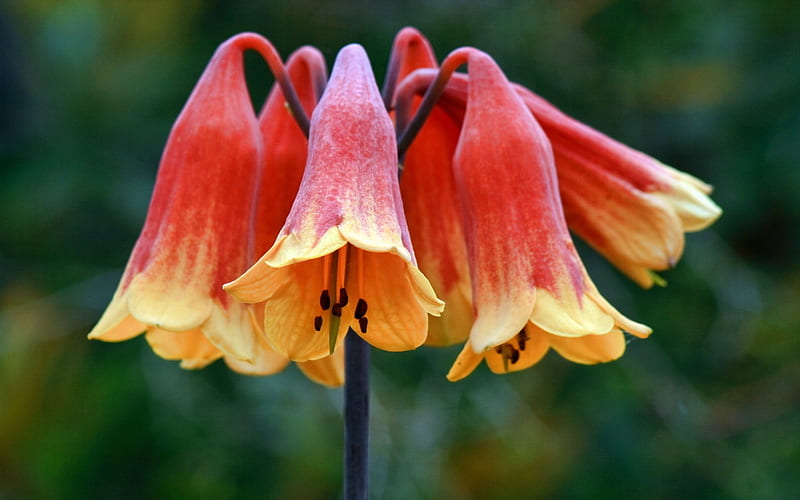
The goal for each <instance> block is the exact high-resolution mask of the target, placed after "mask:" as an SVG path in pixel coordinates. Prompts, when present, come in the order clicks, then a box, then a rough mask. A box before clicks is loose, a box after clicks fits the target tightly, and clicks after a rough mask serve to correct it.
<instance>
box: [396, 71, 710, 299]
mask: <svg viewBox="0 0 800 500" xmlns="http://www.w3.org/2000/svg"><path fill="white" fill-rule="evenodd" d="M435 77H436V72H435V71H432V70H419V71H417V72H415V73H414V74H412V75H410V77H409V78H408V79H407V80H406V82H404V85H403V86H407V87H408V88H406V89H403V88H401V89H400V90H399V92H417V93H421V92H422V91H424V90H425V89H426V88H427V87H428V86H430V85H431V83H432V82H433V81H434V79H435ZM468 82H469V78H468V77H467V75H464V74H454V75H453V76H452V78H450V80H449V81H448V83H447V87H446V88H445V89H444V92H443V94H442V96H441V98H440V99H439V102H438V104H437V107H438V108H439V109H442V110H446V111H447V112H448V113H449V114H450V115H451V116H452V117H453V119H454V120H456V121H460V120H463V116H464V109H465V103H466V98H467V88H468ZM512 86H513V87H514V89H515V91H516V92H517V93H518V94H519V95H520V96H521V97H522V99H523V101H524V102H525V105H526V106H527V107H528V109H530V111H531V112H532V113H533V115H534V116H535V117H536V119H537V121H538V122H539V124H540V125H541V127H542V129H543V130H544V132H545V135H546V136H547V138H548V140H550V142H551V145H552V148H553V153H554V157H555V162H556V171H557V173H558V182H559V192H560V195H561V199H562V203H563V206H564V213H565V217H566V220H567V225H568V226H569V228H570V229H572V230H573V231H574V232H575V233H576V234H577V235H578V236H580V237H581V238H582V239H583V240H585V241H586V242H587V243H589V245H591V246H592V247H593V248H594V249H595V250H597V251H598V252H599V253H600V254H601V255H603V256H604V257H606V258H607V259H608V260H609V261H610V262H611V263H612V264H614V265H615V266H616V267H617V268H619V269H620V270H621V271H622V272H623V273H625V274H626V275H627V276H628V277H629V278H631V279H632V280H634V281H635V282H636V283H638V284H639V285H641V286H642V287H644V288H649V287H651V286H652V285H653V283H654V281H655V280H658V279H659V278H658V277H657V276H656V275H655V274H654V273H653V272H652V270H665V269H668V268H671V267H674V265H675V264H676V263H677V261H678V260H679V259H680V257H681V255H682V253H683V246H684V233H685V232H692V231H699V230H702V229H704V228H706V227H708V226H709V225H711V224H712V223H713V222H714V221H715V220H716V219H717V218H718V217H719V216H720V215H721V213H722V211H721V210H720V208H719V207H718V206H717V205H716V204H715V203H714V202H713V201H712V200H711V199H710V198H709V197H708V195H709V194H710V193H711V187H710V186H709V185H708V184H705V183H704V182H702V181H700V180H699V179H697V178H695V177H693V176H691V175H689V174H687V173H684V172H681V171H679V170H676V169H674V168H671V167H669V166H667V165H664V164H662V163H661V162H659V161H658V160H656V159H654V158H652V157H650V156H648V155H645V154H644V153H641V152H639V151H636V150H634V149H632V148H630V147H628V146H626V145H624V144H622V143H620V142H618V141H615V140H614V139H611V138H610V137H608V136H606V135H604V134H602V133H600V132H598V131H596V130H594V129H592V128H591V127H589V126H587V125H585V124H583V123H580V122H578V121H577V120H575V119H573V118H570V117H569V116H567V115H565V114H564V113H562V112H561V111H559V110H558V109H557V108H555V107H554V106H553V105H552V104H550V103H548V102H547V101H545V100H544V99H542V98H541V97H539V96H537V95H536V94H534V93H533V92H531V91H530V90H528V89H526V88H524V87H522V86H520V85H516V84H512Z"/></svg>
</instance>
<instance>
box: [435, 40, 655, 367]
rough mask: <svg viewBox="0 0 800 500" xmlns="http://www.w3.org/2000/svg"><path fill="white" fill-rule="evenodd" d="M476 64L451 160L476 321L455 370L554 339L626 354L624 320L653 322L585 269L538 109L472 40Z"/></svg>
mask: <svg viewBox="0 0 800 500" xmlns="http://www.w3.org/2000/svg"><path fill="white" fill-rule="evenodd" d="M468 64H469V89H468V97H467V103H466V111H465V115H464V121H463V125H462V129H461V135H460V138H459V142H458V147H457V150H456V153H455V157H454V160H453V167H454V172H455V178H456V186H457V189H458V194H459V200H460V202H461V207H462V216H463V221H464V226H465V230H466V243H467V250H468V259H469V267H470V276H471V279H472V299H473V308H474V313H475V322H474V324H473V326H472V330H471V332H470V336H469V340H468V342H467V344H466V345H465V347H464V349H463V350H462V352H461V354H460V355H459V357H458V359H457V360H456V363H455V365H454V366H453V368H452V369H451V371H450V373H449V374H448V378H449V379H451V380H458V379H459V378H462V377H464V376H466V375H468V374H469V373H470V372H471V371H472V370H473V369H474V368H475V367H476V366H477V364H478V363H480V361H481V360H482V359H484V358H486V359H487V361H488V362H489V363H490V367H493V366H494V367H496V366H495V365H496V363H497V362H498V361H499V362H500V363H501V364H502V366H503V368H504V370H503V371H513V370H516V369H521V368H525V367H527V366H530V365H531V364H533V363H535V362H536V361H538V360H539V359H540V358H541V356H542V355H544V352H545V351H546V350H547V348H548V346H552V347H554V348H555V349H557V350H562V349H564V352H566V353H567V356H568V357H570V356H571V357H573V358H587V359H588V358H589V357H594V358H601V359H600V360H605V359H603V358H606V357H608V358H610V359H613V357H617V356H619V355H620V354H621V351H620V348H624V338H623V334H622V330H623V329H624V330H626V331H628V332H630V333H632V334H635V335H639V336H647V335H648V334H649V333H650V329H649V328H648V327H646V326H644V325H641V324H639V323H635V322H633V321H631V320H629V319H628V318H626V317H624V316H623V315H622V314H620V313H619V312H618V311H617V310H616V309H614V308H613V307H612V306H611V305H610V304H609V303H608V302H607V301H606V300H605V299H604V298H603V297H602V296H601V295H600V293H599V292H598V291H597V289H596V287H595V286H594V284H593V283H592V281H591V279H590V278H589V276H588V274H587V273H586V270H585V269H584V267H583V264H582V263H581V261H580V258H579V257H578V254H577V253H576V251H575V248H574V245H573V243H572V240H571V238H570V235H569V232H568V230H567V226H566V222H565V220H564V213H563V210H562V207H561V200H560V198H559V194H558V183H557V179H556V171H555V164H554V159H553V153H552V149H551V147H550V143H549V142H548V140H547V138H546V136H545V135H544V132H543V131H542V129H541V127H540V126H539V125H538V123H537V122H536V120H535V119H534V117H533V115H532V114H531V113H530V111H528V109H527V108H526V106H525V104H524V102H523V101H522V99H521V98H520V97H519V96H518V95H517V93H516V92H515V91H514V89H513V88H512V86H511V84H510V83H509V82H508V80H507V79H506V77H505V75H504V74H503V73H502V71H501V70H500V68H499V67H498V66H497V65H496V64H495V62H494V61H493V60H492V59H491V58H490V57H489V56H487V55H486V54H484V53H482V52H480V51H477V50H473V51H471V52H470V54H469V61H468ZM551 336H554V337H559V338H557V339H555V342H551ZM586 337H595V338H596V339H598V340H590V341H587V340H586ZM576 340H577V342H575V341H576ZM573 345H574V347H570V346H573ZM565 346H566V347H565ZM595 348H597V349H595ZM585 351H588V353H587V352H585ZM586 354H589V355H590V356H586ZM495 355H497V356H495ZM582 355H583V356H582Z"/></svg>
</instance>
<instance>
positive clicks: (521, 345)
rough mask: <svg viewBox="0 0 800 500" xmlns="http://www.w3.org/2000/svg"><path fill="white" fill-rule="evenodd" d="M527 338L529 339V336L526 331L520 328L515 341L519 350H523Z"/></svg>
mask: <svg viewBox="0 0 800 500" xmlns="http://www.w3.org/2000/svg"><path fill="white" fill-rule="evenodd" d="M528 340H530V337H529V336H528V333H527V332H526V331H525V330H524V329H523V330H520V331H519V333H518V334H517V343H518V344H519V350H520V351H524V350H525V343H526V342H527V341H528Z"/></svg>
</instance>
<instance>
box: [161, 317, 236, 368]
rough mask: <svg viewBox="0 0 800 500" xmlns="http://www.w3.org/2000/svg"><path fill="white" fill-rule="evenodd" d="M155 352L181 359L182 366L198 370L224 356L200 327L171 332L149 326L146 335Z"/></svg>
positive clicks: (163, 356)
mask: <svg viewBox="0 0 800 500" xmlns="http://www.w3.org/2000/svg"><path fill="white" fill-rule="evenodd" d="M145 339H147V343H148V344H150V347H151V348H152V349H153V352H155V353H156V354H158V355H159V356H161V357H162V358H164V359H176V360H181V368H185V369H189V370H196V369H200V368H204V367H205V366H206V365H208V364H209V363H211V362H213V361H215V360H217V359H219V358H221V357H222V352H220V350H219V349H217V348H216V347H215V346H214V344H212V343H211V342H209V341H208V339H206V336H205V335H203V332H202V331H201V330H200V329H199V328H195V329H193V330H186V331H182V332H170V331H167V330H163V329H161V328H153V327H151V328H148V329H147V334H146V335H145Z"/></svg>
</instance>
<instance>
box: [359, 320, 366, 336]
mask: <svg viewBox="0 0 800 500" xmlns="http://www.w3.org/2000/svg"><path fill="white" fill-rule="evenodd" d="M358 328H359V329H361V333H367V317H366V316H362V317H360V318H358Z"/></svg>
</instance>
